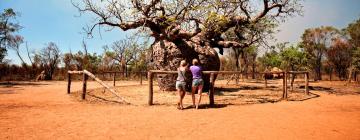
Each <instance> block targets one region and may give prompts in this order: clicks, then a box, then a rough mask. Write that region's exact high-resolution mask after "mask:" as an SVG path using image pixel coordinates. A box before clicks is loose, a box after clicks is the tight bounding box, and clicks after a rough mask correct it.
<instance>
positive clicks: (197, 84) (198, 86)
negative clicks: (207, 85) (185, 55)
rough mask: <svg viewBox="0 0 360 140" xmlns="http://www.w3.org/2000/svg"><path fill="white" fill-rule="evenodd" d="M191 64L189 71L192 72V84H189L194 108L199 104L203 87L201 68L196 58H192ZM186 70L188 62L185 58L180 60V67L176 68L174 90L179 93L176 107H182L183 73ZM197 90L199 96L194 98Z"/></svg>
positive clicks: (183, 94)
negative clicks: (176, 74) (176, 75)
mask: <svg viewBox="0 0 360 140" xmlns="http://www.w3.org/2000/svg"><path fill="white" fill-rule="evenodd" d="M192 64H193V65H192V66H190V71H191V73H192V79H193V80H192V86H191V97H192V102H193V107H195V108H196V109H198V108H199V104H200V101H201V96H202V90H203V87H204V81H203V79H202V68H201V66H200V65H199V61H198V60H197V59H193V60H192ZM187 71H188V64H187V63H186V61H185V60H182V61H181V62H180V67H179V68H178V69H177V72H178V77H177V79H176V90H177V91H178V93H179V97H180V98H179V102H178V103H177V108H178V109H183V108H184V107H183V99H184V97H185V92H186V91H185V87H186V76H185V73H186V72H187ZM196 92H197V94H198V96H199V98H198V99H197V102H196V98H195V93H196Z"/></svg>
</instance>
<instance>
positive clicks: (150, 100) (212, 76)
mask: <svg viewBox="0 0 360 140" xmlns="http://www.w3.org/2000/svg"><path fill="white" fill-rule="evenodd" d="M288 73H289V74H305V83H306V84H305V93H306V94H308V93H309V88H308V85H309V81H308V79H309V78H308V75H309V74H308V72H307V71H289V72H260V73H258V74H262V75H265V74H282V75H283V78H282V79H283V83H282V89H283V90H282V91H283V97H282V98H283V99H287V97H288V92H287V85H288V84H287V80H286V79H287V77H288ZM155 74H177V71H163V70H150V71H148V82H149V95H148V105H153V95H154V93H153V78H154V75H155ZM203 74H210V86H209V87H210V89H209V101H210V106H213V105H214V104H215V102H214V87H215V75H217V74H245V73H243V72H240V71H203ZM264 80H265V88H267V80H266V78H265V76H264Z"/></svg>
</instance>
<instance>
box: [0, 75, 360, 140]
mask: <svg viewBox="0 0 360 140" xmlns="http://www.w3.org/2000/svg"><path fill="white" fill-rule="evenodd" d="M108 83H109V84H110V85H111V82H110V81H109V82H108ZM280 83H281V81H280V80H271V81H269V88H264V84H263V83H262V82H261V81H246V82H240V85H234V83H230V85H226V81H216V95H215V103H216V104H217V106H216V107H214V108H210V107H208V106H207V105H206V104H207V103H208V98H207V96H204V98H203V99H204V100H203V102H202V108H201V109H199V110H195V109H193V108H191V107H190V105H191V97H190V96H189V95H186V96H185V106H186V107H187V109H185V110H177V109H176V108H175V103H176V101H177V95H176V92H163V91H159V90H158V88H157V87H156V86H154V103H155V105H154V106H147V105H146V103H147V98H148V97H147V93H148V90H147V89H148V88H147V84H146V83H145V82H144V85H139V82H137V81H119V82H117V85H118V86H117V87H116V90H117V91H118V93H119V95H120V96H121V97H124V98H126V99H128V100H129V101H131V103H132V105H124V104H121V103H119V99H118V98H117V97H116V96H114V95H111V94H109V93H108V91H106V90H104V89H103V88H102V87H101V86H100V85H98V84H97V83H95V82H92V81H91V82H89V83H88V88H89V90H88V93H87V96H86V100H85V101H82V100H81V99H80V96H79V95H80V90H81V86H82V84H81V82H73V84H72V88H71V89H72V93H71V94H70V95H69V94H67V93H66V82H64V81H51V82H11V84H9V83H0V139H359V138H360V85H359V84H356V83H352V84H350V85H347V86H345V82H342V81H331V82H330V81H321V82H311V83H310V92H311V94H310V95H305V93H304V89H303V82H302V81H301V80H299V81H296V83H295V87H294V90H293V91H289V100H287V101H285V100H281V96H282V89H281V85H280Z"/></svg>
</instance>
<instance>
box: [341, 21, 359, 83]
mask: <svg viewBox="0 0 360 140" xmlns="http://www.w3.org/2000/svg"><path fill="white" fill-rule="evenodd" d="M345 31H346V33H347V34H348V35H349V42H350V45H351V46H352V48H353V49H352V62H351V65H350V69H349V77H348V81H349V82H350V81H351V75H352V73H353V72H355V76H356V73H357V71H360V18H359V19H357V20H356V21H354V22H353V23H350V24H349V25H348V27H347V28H346V29H345Z"/></svg>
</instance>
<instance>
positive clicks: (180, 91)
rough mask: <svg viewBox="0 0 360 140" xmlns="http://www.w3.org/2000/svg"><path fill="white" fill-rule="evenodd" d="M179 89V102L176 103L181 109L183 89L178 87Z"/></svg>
mask: <svg viewBox="0 0 360 140" xmlns="http://www.w3.org/2000/svg"><path fill="white" fill-rule="evenodd" d="M177 91H178V94H179V101H178V102H177V104H176V108H177V109H181V96H182V95H181V94H182V90H181V89H177Z"/></svg>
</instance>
